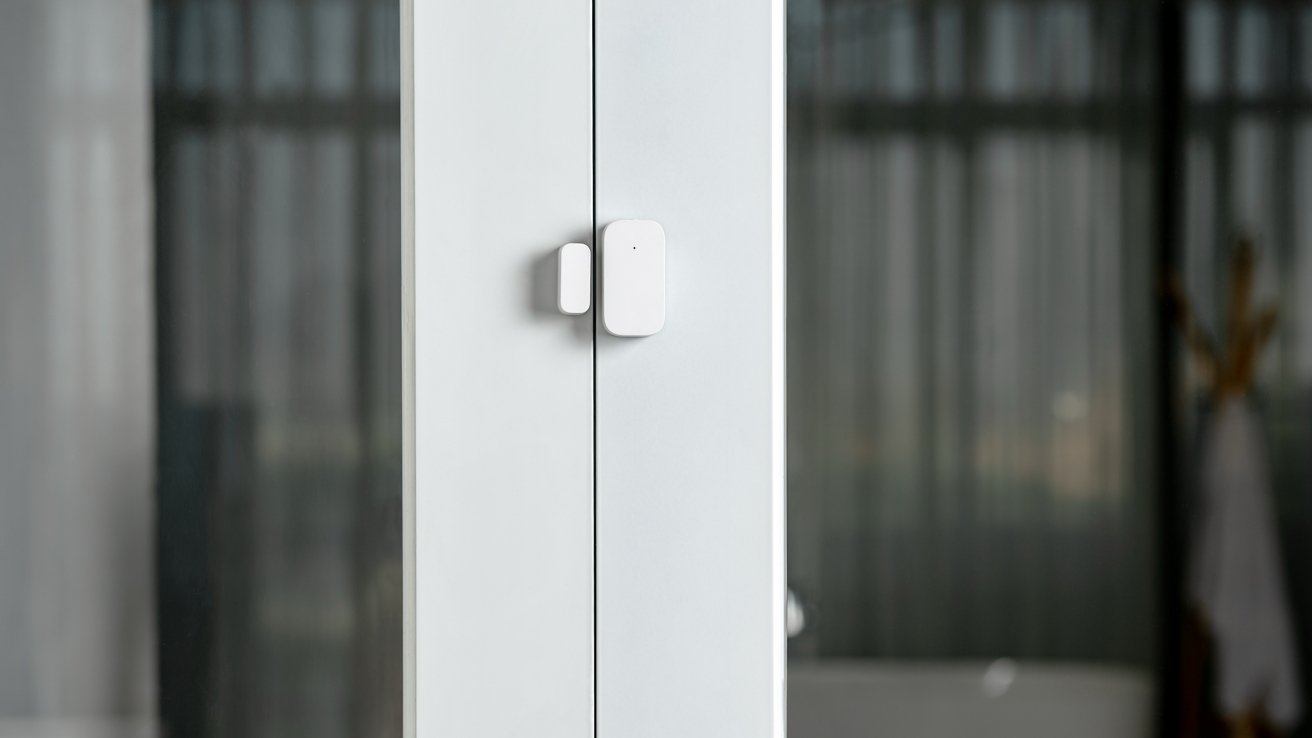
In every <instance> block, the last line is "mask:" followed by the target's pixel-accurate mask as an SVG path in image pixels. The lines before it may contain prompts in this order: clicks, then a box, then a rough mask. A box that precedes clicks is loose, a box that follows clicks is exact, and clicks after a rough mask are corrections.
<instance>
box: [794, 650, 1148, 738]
mask: <svg viewBox="0 0 1312 738" xmlns="http://www.w3.org/2000/svg"><path fill="white" fill-rule="evenodd" d="M990 667H992V670H990ZM1152 715H1153V688H1152V678H1151V676H1150V675H1149V674H1148V673H1146V672H1144V671H1138V670H1133V669H1120V668H1114V667H1101V666H1083V665H1047V664H1027V663H1020V664H1010V663H999V662H995V663H994V664H988V663H965V662H963V663H940V664H913V663H893V662H882V661H821V662H805V661H802V662H797V661H795V662H792V663H790V664H789V668H788V736H789V738H884V737H885V736H887V737H888V738H956V737H957V736H970V737H971V738H1041V737H1043V738H1046V737H1047V736H1060V737H1061V738H1146V737H1147V736H1149V735H1150V734H1151V732H1152Z"/></svg>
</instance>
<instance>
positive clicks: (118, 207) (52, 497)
mask: <svg viewBox="0 0 1312 738" xmlns="http://www.w3.org/2000/svg"><path fill="white" fill-rule="evenodd" d="M148 29H149V24H148V14H147V6H146V2H145V0H5V1H4V2H0V69H2V70H3V72H0V162H3V166H0V736H11V735H13V736H32V735H61V736H63V735H68V736H74V735H76V736H129V735H133V736H135V735H151V734H153V733H154V732H155V727H154V726H155V718H154V716H155V633H154V624H155V618H154V612H155V610H154V605H155V603H154V586H153V547H152V535H151V531H152V527H153V503H152V488H151V476H152V474H153V468H152V466H153V451H154V412H153V394H152V387H153V382H154V371H153V368H154V365H153V362H152V347H151V344H152V341H153V337H154V336H153V331H152V326H153V318H152V313H153V310H152V306H151V299H150V295H151V287H150V285H151V271H152V261H153V259H152V256H151V252H152V242H151V228H150V212H151V200H150V198H151V188H150V150H149V140H150V99H149V90H150V88H149V79H150V75H149V65H148V60H149V34H148Z"/></svg>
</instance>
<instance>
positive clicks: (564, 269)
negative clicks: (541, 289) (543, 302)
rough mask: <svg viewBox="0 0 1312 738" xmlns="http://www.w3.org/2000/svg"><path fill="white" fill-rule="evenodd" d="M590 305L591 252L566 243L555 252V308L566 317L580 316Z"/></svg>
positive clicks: (584, 245) (582, 246)
mask: <svg viewBox="0 0 1312 738" xmlns="http://www.w3.org/2000/svg"><path fill="white" fill-rule="evenodd" d="M591 305H592V250H591V249H589V248H588V245H587V244H586V243H567V244H565V245H564V246H561V247H560V248H559V249H557V250H556V306H557V307H559V308H560V312H562V313H564V314H566V315H582V314H584V313H586V312H588V308H589V307H591Z"/></svg>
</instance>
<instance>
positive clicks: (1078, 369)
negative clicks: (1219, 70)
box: [788, 0, 1166, 738]
mask: <svg viewBox="0 0 1312 738" xmlns="http://www.w3.org/2000/svg"><path fill="white" fill-rule="evenodd" d="M1153 5H1154V4H1151V3H1134V2H1131V3H1116V2H1088V3H1086V2H1024V3H1015V2H981V3H955V2H930V3H905V2H862V3H823V2H811V1H808V0H798V1H797V2H792V3H790V6H789V12H790V15H789V29H790V36H789V65H790V66H789V85H790V86H789V116H790V118H789V126H790V127H789V182H788V184H789V195H788V196H789V201H788V202H789V205H788V216H789V258H788V420H789V424H788V462H789V474H788V486H789V490H788V491H789V495H788V499H789V503H788V550H789V562H788V581H789V587H790V590H791V592H790V614H791V615H792V618H791V621H792V622H791V623H790V639H789V647H788V651H789V658H790V661H789V703H788V704H789V729H790V734H791V735H792V736H793V737H794V738H812V737H816V738H818V737H820V736H825V737H826V738H848V737H853V738H855V737H856V736H867V735H871V734H873V733H876V732H878V733H880V734H885V733H886V734H889V735H899V736H907V737H910V736H924V737H926V738H929V737H931V736H943V735H964V734H969V735H973V736H1011V737H1015V736H1027V735H1054V734H1060V735H1063V736H1090V737H1095V736H1147V735H1152V734H1153V730H1154V726H1155V725H1156V719H1157V709H1158V702H1157V699H1158V694H1159V689H1160V681H1159V675H1160V674H1161V671H1160V669H1161V668H1162V666H1163V664H1162V662H1161V639H1162V638H1164V637H1166V636H1163V635H1162V633H1161V622H1162V621H1160V620H1159V619H1158V618H1159V612H1160V607H1161V603H1162V601H1163V600H1164V599H1166V597H1164V596H1163V595H1161V594H1159V592H1160V591H1161V590H1160V587H1161V586H1163V585H1162V584H1161V583H1160V582H1159V579H1158V576H1159V571H1160V570H1159V561H1158V556H1159V543H1160V540H1161V539H1160V534H1159V522H1158V511H1159V507H1158V500H1159V497H1158V477H1157V473H1158V464H1159V463H1165V462H1162V461H1159V459H1160V455H1161V454H1160V446H1159V444H1160V441H1159V438H1160V435H1159V429H1158V426H1157V422H1158V421H1157V418H1158V417H1160V415H1159V413H1160V405H1159V404H1158V403H1159V400H1158V399H1157V398H1158V394H1157V380H1158V371H1159V369H1158V365H1157V364H1156V363H1155V362H1157V361H1158V360H1159V358H1158V357H1160V356H1161V352H1160V351H1159V350H1158V349H1157V348H1156V347H1157V345H1158V344H1157V341H1158V340H1159V336H1158V334H1156V333H1155V331H1156V326H1157V323H1156V316H1157V315H1158V312H1157V303H1156V292H1155V289H1156V288H1155V285H1156V283H1157V279H1158V277H1157V276H1155V272H1156V270H1157V269H1158V262H1157V256H1156V255H1155V254H1156V246H1155V243H1156V240H1157V236H1158V231H1157V230H1156V227H1157V220H1156V218H1157V217H1158V216H1157V214H1156V213H1155V212H1154V209H1153V208H1154V206H1153V202H1154V201H1153V192H1154V187H1155V186H1156V185H1155V183H1156V179H1155V177H1156V174H1157V166H1158V164H1157V158H1156V155H1155V150H1156V149H1155V139H1154V128H1153V125H1154V121H1155V120H1156V108H1155V105H1156V100H1157V97H1156V96H1157V91H1156V87H1155V86H1156V84H1157V82H1156V80H1157V76H1156V71H1155V70H1156V63H1157V62H1156V59H1157V56H1156V53H1157V47H1156V44H1157V26H1156V23H1157V12H1156V8H1154V7H1152V6H1153Z"/></svg>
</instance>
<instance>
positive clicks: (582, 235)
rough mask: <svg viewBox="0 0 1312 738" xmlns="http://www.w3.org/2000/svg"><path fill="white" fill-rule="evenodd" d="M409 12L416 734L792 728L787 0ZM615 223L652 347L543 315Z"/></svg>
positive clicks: (453, 5) (567, 737)
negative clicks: (648, 294)
mask: <svg viewBox="0 0 1312 738" xmlns="http://www.w3.org/2000/svg"><path fill="white" fill-rule="evenodd" d="M401 1H402V8H403V10H402V37H403V42H402V48H403V59H402V68H403V116H402V117H403V142H404V143H403V145H404V153H405V155H404V165H403V167H404V176H405V185H404V192H405V197H404V203H405V208H406V212H405V218H404V223H405V240H406V245H405V257H404V258H405V264H404V269H405V285H406V294H405V297H404V301H405V315H404V332H403V335H404V356H403V358H404V366H405V370H406V376H405V378H404V402H405V409H406V419H405V429H404V432H405V438H404V449H405V483H406V489H405V511H404V512H405V515H404V517H405V526H406V527H405V545H406V554H405V555H406V565H407V576H406V582H407V588H406V602H405V606H406V613H407V616H408V619H407V621H406V625H405V634H406V635H405V657H406V662H405V670H406V689H407V693H406V735H407V736H423V737H425V738H430V737H431V738H448V737H452V738H454V737H463V736H518V735H529V734H532V735H535V736H546V738H586V737H587V736H590V735H597V736H601V737H602V738H633V737H634V736H662V737H664V736H670V735H679V736H681V738H683V737H685V736H687V737H690V738H721V737H722V736H761V737H764V736H767V735H769V736H782V735H783V733H784V692H785V639H784V623H783V613H784V597H785V591H786V585H785V570H784V510H785V506H784V407H785V405H784V94H785V91H784V27H785V25H784V24H785V18H784V0H769V2H760V1H759V0H723V1H722V2H717V3H713V4H707V3H703V2H698V1H697V0H666V2H663V3H649V2H645V0H561V1H560V2H552V3H542V2H540V0H503V1H502V2H499V3H478V2H472V1H471V0H401ZM416 6H417V7H416ZM594 46H595V49H594ZM594 61H595V69H594ZM584 93H586V94H584ZM489 113H491V114H489ZM580 135H583V136H585V137H586V140H587V150H586V151H584V150H580V148H579V145H578V141H579V138H578V136H580ZM457 142H458V145H457ZM594 147H595V148H594ZM594 156H595V161H594ZM580 167H582V168H583V169H585V170H586V172H587V180H588V182H587V185H588V193H587V197H586V199H587V204H586V209H585V210H586V212H582V213H580V212H579V211H578V210H577V205H578V200H579V197H580V196H579V194H578V191H577V189H578V187H579V177H580V175H579V168H580ZM513 173H518V174H517V175H516V176H510V175H511V174H513ZM594 188H595V189H594ZM562 191H564V192H566V193H567V194H564V195H562V194H561V192H562ZM594 197H595V203H594V202H593V198H594ZM620 218H651V219H655V220H658V221H660V222H662V224H663V225H664V226H665V228H666V231H667V234H668V236H669V245H668V261H669V267H668V282H667V293H668V319H667V323H666V326H665V328H664V329H663V330H662V331H661V333H659V334H657V335H656V336H652V337H649V338H643V339H617V338H613V337H610V336H606V335H604V329H602V328H601V327H600V322H599V321H598V320H597V319H596V318H597V316H596V305H597V300H595V299H594V300H593V307H594V309H593V311H592V312H590V313H589V314H588V315H586V316H583V317H582V318H566V317H564V316H549V315H546V314H545V313H543V314H529V313H525V312H522V311H523V308H524V306H525V305H528V304H529V303H530V301H533V302H534V304H536V302H537V298H535V297H533V296H532V295H531V294H528V293H529V292H531V291H532V289H533V288H532V287H531V286H530V282H532V281H533V279H532V269H533V267H531V266H529V265H530V263H535V262H534V260H535V259H539V260H540V259H542V258H545V257H546V256H547V255H548V253H549V251H550V249H551V247H553V246H554V245H558V244H559V243H564V242H565V241H566V240H582V241H590V240H592V233H593V229H595V228H600V227H603V226H604V225H605V224H606V223H608V222H610V221H611V220H615V219H620ZM507 224H510V225H507ZM594 251H595V249H594ZM470 254H477V258H473V257H470ZM595 267H596V264H595V263H594V275H595V274H596V273H598V271H597V270H596V269H595ZM457 273H458V277H457ZM512 304H513V305H514V306H515V307H514V309H512V308H511V307H509V306H511V305H512ZM516 309H518V310H521V312H519V313H516V312H514V310H516ZM571 321H573V322H571ZM579 322H582V324H583V325H584V326H587V327H588V328H587V329H585V330H584V331H583V332H582V333H580V332H578V331H577V329H576V326H577V324H578V323H579ZM562 326H566V327H565V328H563V329H562ZM592 331H596V332H597V334H596V342H595V346H594V345H592V344H591V341H592V335H593V334H592ZM571 341H572V343H571ZM580 357H582V358H583V359H584V360H585V361H586V364H587V368H586V371H585V372H583V373H582V374H579V375H578V376H576V373H577V372H580V371H583V370H580V369H579V366H578V364H577V363H576V360H578V359H579V358H580ZM594 358H595V362H596V363H595V368H594V366H593V361H594ZM507 362H509V365H508V364H507ZM594 372H595V377H594ZM489 374H499V377H498V379H499V380H500V382H501V384H500V385H498V387H500V389H498V390H497V391H496V392H491V391H490V390H489V389H488V386H486V385H482V384H481V380H480V377H485V376H488V375H489ZM580 377H581V379H580ZM594 379H595V384H594ZM580 382H581V383H582V384H580ZM461 383H464V384H465V385H466V386H465V387H463V388H460V387H459V385H460V384H461ZM581 386H582V387H586V389H587V393H586V396H584V394H583V393H582V392H581V391H580V387H581ZM562 387H563V388H564V389H563V390H561V388H562ZM458 389H461V390H462V392H463V393H462V392H458V391H457V390H458ZM594 391H595V398H596V406H595V413H596V416H595V423H594V417H593V413H594V407H593V394H592V393H593V392H594ZM479 393H483V394H482V400H483V401H482V402H471V401H467V400H468V398H470V397H473V398H478V397H479V396H480V395H479ZM580 413H586V421H587V422H586V423H580V422H579V418H580V417H584V416H582V415H580ZM551 419H556V420H554V421H553V420H551ZM553 422H555V423H556V429H555V430H556V432H555V433H552V434H547V433H545V431H546V430H548V429H549V428H550V427H551V425H552V423H553ZM517 424H518V425H517ZM525 428H527V430H525ZM505 429H509V430H505ZM499 430H505V432H498V431H499ZM594 436H595V438H594ZM594 442H595V454H596V456H595V459H594V457H593V453H594V445H593V444H594ZM562 455H563V456H564V457H566V458H567V459H568V461H567V462H566V463H563V464H561V463H558V462H559V459H560V458H561V457H562ZM580 460H582V461H583V462H584V463H583V465H582V466H580V464H579V462H580ZM594 463H595V464H596V477H595V479H594V478H593V464H594ZM507 467H509V468H507ZM516 467H517V468H516ZM524 469H530V470H532V471H533V472H534V473H533V474H532V475H524V476H519V474H520V473H522V471H523V470H524ZM530 476H531V477H532V478H533V480H534V483H533V484H525V483H524V480H525V479H526V478H528V477H530ZM594 493H595V495H596V498H595V504H596V509H595V526H596V527H595V529H594V527H593V526H594V518H593V516H594V509H593V504H594V498H593V495H594ZM508 510H510V511H512V512H511V513H510V514H512V515H514V516H518V515H519V514H520V513H521V512H522V513H524V517H523V518H520V521H521V522H523V523H524V524H522V525H518V526H515V527H514V530H515V534H514V535H507V533H506V530H503V529H501V528H500V527H498V523H499V521H502V520H503V519H504V516H505V515H507V511H508ZM528 520H534V521H536V522H537V527H536V528H534V527H533V526H529V525H527V523H526V522H525V521H528ZM581 521H582V522H581ZM594 536H595V539H594ZM594 545H595V547H596V548H595V557H594ZM547 550H550V551H553V552H554V554H552V555H548V556H545V559H544V554H543V552H544V551H547ZM526 553H528V554H535V558H536V559H538V560H539V561H541V560H545V561H547V562H548V564H547V565H546V566H545V567H544V568H541V569H539V570H537V571H535V572H533V574H532V576H526V575H524V572H523V570H522V567H523V565H524V563H525V558H524V554H526ZM594 567H595V569H594ZM585 585H586V587H585ZM594 586H595V587H596V589H595V590H594V589H593V587H594ZM585 589H586V591H585ZM594 597H595V599H594ZM594 608H595V610H594ZM528 614H531V615H532V617H528V616H527V615H528ZM594 616H595V622H594ZM580 628H581V629H580ZM470 644H474V645H470Z"/></svg>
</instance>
